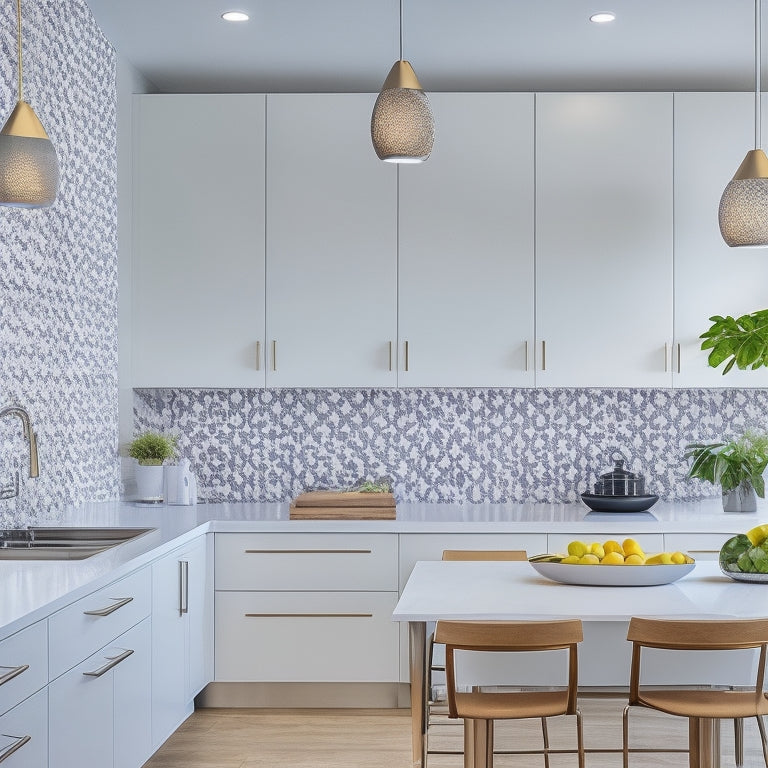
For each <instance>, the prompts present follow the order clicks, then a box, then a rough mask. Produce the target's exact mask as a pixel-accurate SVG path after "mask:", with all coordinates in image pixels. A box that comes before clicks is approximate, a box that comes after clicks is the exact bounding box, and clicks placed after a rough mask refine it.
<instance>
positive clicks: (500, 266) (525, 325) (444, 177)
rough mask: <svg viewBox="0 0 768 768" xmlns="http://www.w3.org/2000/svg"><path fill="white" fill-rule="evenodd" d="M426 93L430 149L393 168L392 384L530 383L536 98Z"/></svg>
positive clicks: (506, 94) (532, 377) (485, 94)
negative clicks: (395, 322) (395, 335)
mask: <svg viewBox="0 0 768 768" xmlns="http://www.w3.org/2000/svg"><path fill="white" fill-rule="evenodd" d="M429 99H430V103H431V105H432V109H433V113H434V117H435V125H436V138H435V146H434V150H433V152H432V155H431V157H430V158H429V160H427V162H426V163H424V164H419V165H402V166H400V195H399V198H400V200H399V225H400V226H399V280H398V285H399V289H398V300H399V307H398V318H399V338H400V343H399V348H398V352H399V355H398V383H399V385H400V386H416V387H442V386H452V387H525V386H532V385H533V382H534V372H533V364H532V357H531V356H532V354H533V332H534V329H533V321H534V312H533V297H534V282H533V275H534V261H533V221H534V219H533V204H534V167H533V161H534V150H533V139H534V97H533V94H520V93H517V94H515V93H435V94H430V95H429ZM526 355H528V358H526Z"/></svg>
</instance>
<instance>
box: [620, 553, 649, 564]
mask: <svg viewBox="0 0 768 768" xmlns="http://www.w3.org/2000/svg"><path fill="white" fill-rule="evenodd" d="M624 565H645V558H644V557H641V556H640V555H636V554H632V555H627V556H626V557H625V558H624Z"/></svg>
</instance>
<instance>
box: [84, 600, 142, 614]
mask: <svg viewBox="0 0 768 768" xmlns="http://www.w3.org/2000/svg"><path fill="white" fill-rule="evenodd" d="M109 599H110V600H117V602H116V603H115V604H114V605H108V606H107V607H106V608H96V609H94V610H93V611H83V613H84V614H85V615H86V616H109V614H110V613H114V612H115V611H116V610H117V609H118V608H122V607H123V606H124V605H128V603H130V602H131V600H133V598H132V597H110V598H109Z"/></svg>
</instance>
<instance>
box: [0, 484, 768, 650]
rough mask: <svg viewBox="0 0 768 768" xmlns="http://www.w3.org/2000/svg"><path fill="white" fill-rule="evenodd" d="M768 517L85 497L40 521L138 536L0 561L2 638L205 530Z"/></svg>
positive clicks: (686, 507)
mask: <svg viewBox="0 0 768 768" xmlns="http://www.w3.org/2000/svg"><path fill="white" fill-rule="evenodd" d="M760 522H768V503H767V502H764V500H762V499H761V500H759V507H758V512H757V513H755V514H738V515H736V514H730V515H726V514H724V513H723V511H722V506H721V503H720V499H719V498H715V499H706V500H704V501H701V502H695V503H658V504H657V505H656V506H655V507H653V508H652V510H651V515H649V514H647V513H640V514H638V515H635V514H621V515H614V514H611V515H605V514H603V515H598V514H596V513H589V510H588V509H586V507H584V506H582V505H581V504H477V505H473V504H463V505H458V504H457V505H453V504H398V506H397V519H396V520H392V521H346V520H328V521H303V520H302V521H299V520H290V519H289V505H288V504H287V503H284V504H264V503H224V504H199V505H197V506H194V507H183V506H165V505H143V504H137V503H135V502H108V503H102V504H86V505H83V506H82V507H78V508H75V509H68V510H63V511H61V512H57V513H51V514H49V515H48V516H47V517H46V518H45V519H43V520H42V521H41V522H40V524H41V525H66V526H121V527H148V528H155V529H156V530H155V531H153V532H152V533H149V534H147V535H145V536H142V537H141V538H139V539H137V540H135V541H131V542H128V543H126V544H122V545H120V546H117V547H114V548H112V549H109V550H107V551H105V552H103V553H101V554H98V555H95V556H93V557H90V558H87V559H85V560H72V561H50V560H49V561H20V560H0V590H2V592H1V594H2V595H3V599H2V600H1V601H0V638H2V637H5V636H7V635H9V634H12V633H13V632H15V631H17V630H18V629H20V628H21V627H23V626H26V625H28V624H30V623H32V622H33V621H36V620H37V619H39V618H43V617H44V616H46V615H48V614H49V613H51V612H52V611H55V610H58V609H59V608H60V607H63V606H64V605H66V604H67V603H69V602H72V601H73V600H76V599H77V598H78V597H80V596H82V595H84V594H87V593H88V592H91V591H93V590H95V589H98V588H100V587H101V586H103V585H104V584H107V583H109V582H110V581H113V580H115V579H117V578H120V576H122V575H123V574H126V573H128V572H129V571H131V570H133V569H135V568H138V567H141V566H142V565H145V564H146V563H149V562H151V561H152V560H154V559H155V558H157V557H159V556H161V555H163V554H164V553H166V552H168V551H170V550H171V549H173V548H174V547H176V546H179V545H181V544H183V543H185V541H188V540H189V539H191V538H193V537H194V536H196V535H199V534H202V533H206V532H210V531H212V532H263V533H279V532H326V533H349V532H378V533H410V534H418V533H424V534H429V533H441V532H444V533H467V534H469V533H501V532H504V533H515V532H540V533H552V532H557V531H558V530H562V531H563V532H567V533H573V534H577V535H579V534H588V533H589V532H591V531H595V532H600V533H614V532H615V533H617V534H619V533H624V534H626V535H633V534H638V535H640V534H642V533H646V532H648V533H650V532H666V533H670V532H683V533H685V532H711V533H724V534H730V533H736V532H744V531H747V530H749V529H750V528H751V527H753V526H754V525H757V524H758V523H760ZM767 594H768V593H767Z"/></svg>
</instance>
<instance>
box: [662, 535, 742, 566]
mask: <svg viewBox="0 0 768 768" xmlns="http://www.w3.org/2000/svg"><path fill="white" fill-rule="evenodd" d="M735 535H736V534H735V533H665V534H664V549H665V550H666V551H667V552H675V551H677V550H679V551H680V552H687V553H688V554H689V555H690V556H691V557H692V558H693V559H694V560H718V559H719V556H720V548H721V547H722V546H723V544H725V542H726V541H728V539H730V538H731V537H732V536H735Z"/></svg>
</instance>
